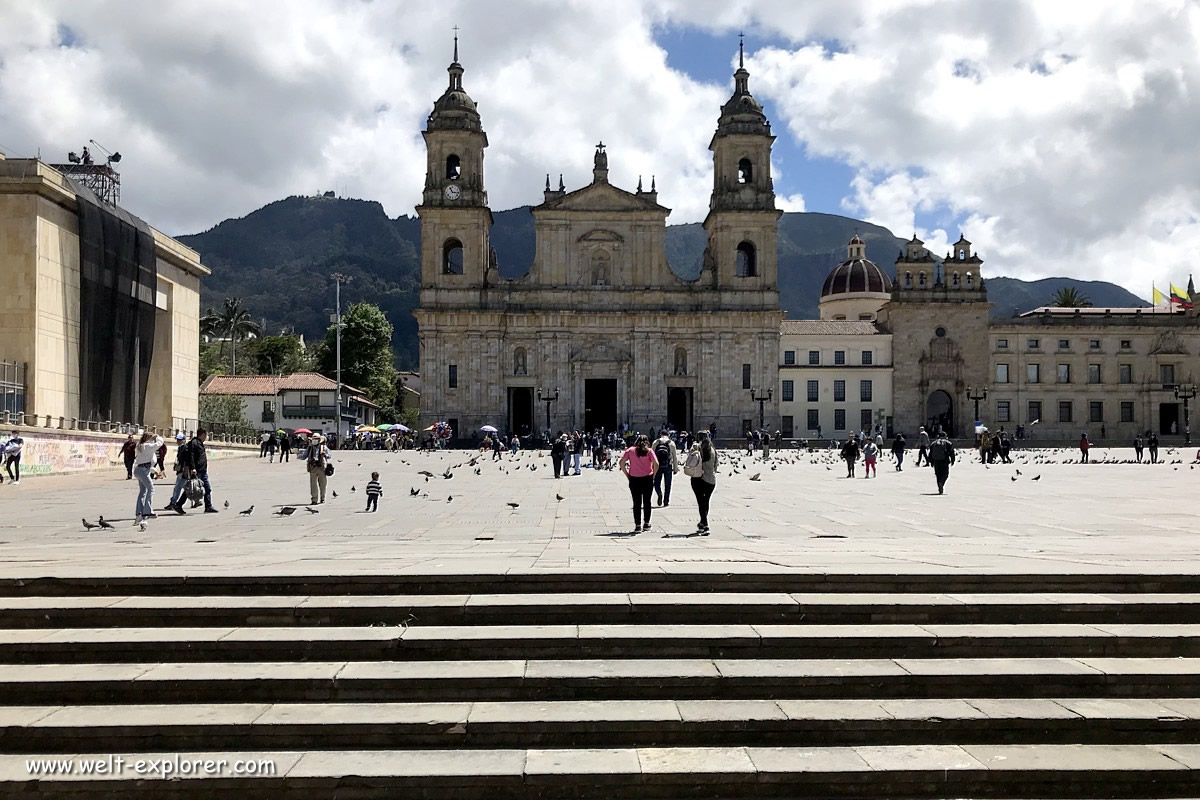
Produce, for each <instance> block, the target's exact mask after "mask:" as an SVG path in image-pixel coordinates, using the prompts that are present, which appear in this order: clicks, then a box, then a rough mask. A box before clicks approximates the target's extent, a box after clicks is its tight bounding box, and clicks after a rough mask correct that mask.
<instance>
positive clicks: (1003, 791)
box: [0, 744, 1200, 800]
mask: <svg viewBox="0 0 1200 800" xmlns="http://www.w3.org/2000/svg"><path fill="white" fill-rule="evenodd" d="M116 757H118V756H117V754H113V753H112V751H111V750H110V751H100V752H97V753H96V754H95V755H75V756H69V757H65V758H66V759H67V762H66V763H69V764H70V765H71V767H72V768H74V769H76V770H78V769H79V765H80V764H81V763H83V760H85V759H94V761H92V762H89V763H95V762H100V763H103V764H105V765H106V766H112V767H114V769H113V771H112V772H109V773H106V774H104V775H92V776H88V777H84V776H80V775H78V774H76V775H73V776H71V777H70V778H62V777H58V778H48V779H41V778H37V777H33V776H31V775H30V761H31V759H34V758H35V757H32V756H27V755H5V756H0V794H2V795H4V796H17V795H19V796H21V797H89V796H90V797H100V796H104V797H122V798H155V800H173V799H174V798H206V800H207V799H208V798H225V797H236V798H239V799H240V800H247V799H249V800H254V799H255V798H267V797H270V798H273V800H290V799H291V798H297V800H312V799H313V797H315V796H326V797H331V796H336V797H339V798H382V797H395V796H402V797H406V798H433V797H442V798H488V800H502V799H503V798H560V797H561V798H668V797H671V798H676V797H739V798H741V797H791V798H817V797H822V798H827V797H891V798H910V797H911V798H918V797H921V798H928V797H971V796H980V797H1044V798H1064V797H1072V798H1079V797H1106V798H1113V797H1184V796H1190V795H1193V794H1194V792H1195V790H1196V787H1197V784H1196V773H1195V771H1194V770H1195V769H1196V768H1200V745H1194V744H1192V745H1188V744H1140V745H996V744H974V745H972V744H965V745H907V746H880V745H869V746H861V747H838V746H829V747H804V748H797V747H757V746H750V747H696V748H688V747H653V748H650V747H648V748H604V749H593V750H578V749H568V750H563V749H527V748H526V749H522V748H514V749H497V750H359V749H356V750H324V751H316V750H305V751H298V750H291V751H274V752H267V751H234V750H222V751H203V752H192V753H169V754H168V753H163V752H162V751H152V752H149V753H122V754H120V755H119V757H120V758H121V759H122V762H121V764H120V769H119V770H117V769H115V765H116V762H115V760H114V759H115V758H116ZM63 758H64V757H56V756H53V755H51V756H49V757H48V759H37V760H36V761H37V763H40V764H46V763H47V761H51V762H59V761H60V759H63ZM221 759H224V760H225V761H226V762H227V766H226V767H224V768H222V767H220V766H218V764H217V763H216V762H217V761H218V760H221ZM139 762H141V764H140V765H139ZM185 762H186V763H187V764H189V765H196V764H198V765H199V769H196V768H195V766H193V768H192V769H187V770H186V773H187V774H186V776H185V777H183V779H179V776H181V775H184V773H185V768H184V766H183V764H184V763H185ZM205 762H210V764H209V765H208V766H211V768H213V769H215V770H223V769H232V768H233V767H234V766H235V762H237V763H250V764H254V765H255V767H254V771H255V772H256V773H258V774H256V775H255V776H252V777H249V776H223V775H205V774H204V768H205V766H206V764H205ZM164 764H168V765H170V770H169V777H171V778H172V779H170V780H168V779H165V778H164V774H168V770H167V769H165V768H164ZM267 765H270V766H269V767H268V766H267ZM138 766H141V768H142V774H138V773H137V771H136V769H137V767H138ZM150 770H153V772H150ZM197 772H199V775H197V774H196V773H197ZM263 773H269V774H266V775H264V774H263Z"/></svg>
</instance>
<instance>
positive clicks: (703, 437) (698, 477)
mask: <svg viewBox="0 0 1200 800" xmlns="http://www.w3.org/2000/svg"><path fill="white" fill-rule="evenodd" d="M683 472H684V474H685V475H687V476H688V477H689V478H691V479H692V494H694V495H696V509H697V510H698V511H699V512H700V522H699V523H698V524H697V525H696V533H697V534H699V535H700V536H708V506H709V501H710V500H711V499H712V493H713V491H715V490H716V488H717V449H716V448H715V447H713V445H712V442H711V441H710V437H709V434H707V433H705V432H704V431H697V432H696V443H695V444H693V445H692V447H691V451H690V452H689V453H688V457H687V464H686V465H685V466H684V468H683Z"/></svg>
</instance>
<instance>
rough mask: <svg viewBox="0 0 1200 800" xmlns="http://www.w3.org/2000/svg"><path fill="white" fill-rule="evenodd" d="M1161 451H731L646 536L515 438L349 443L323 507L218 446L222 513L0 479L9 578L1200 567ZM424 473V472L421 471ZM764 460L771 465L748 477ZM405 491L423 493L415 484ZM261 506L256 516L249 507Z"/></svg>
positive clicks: (94, 478) (1191, 524)
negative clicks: (285, 513)
mask: <svg viewBox="0 0 1200 800" xmlns="http://www.w3.org/2000/svg"><path fill="white" fill-rule="evenodd" d="M1163 454H1164V457H1165V459H1166V462H1167V463H1164V464H1159V465H1156V466H1149V465H1136V464H1125V463H1113V462H1120V461H1125V460H1129V459H1132V451H1129V450H1119V449H1112V450H1109V449H1107V448H1103V447H1096V448H1094V449H1093V451H1092V459H1093V462H1094V463H1092V464H1090V465H1081V464H1078V463H1059V462H1063V461H1066V460H1077V458H1078V453H1077V452H1076V451H1067V452H1064V451H1053V452H1052V451H1022V452H1019V453H1016V454H1015V457H1016V459H1017V463H1016V464H1015V465H1013V466H1006V465H1000V464H997V465H993V466H991V467H990V468H985V467H984V466H983V465H982V464H980V463H979V462H978V458H977V457H976V456H975V455H974V454H970V453H966V454H964V453H961V452H960V456H962V458H960V461H959V463H958V465H957V466H956V467H954V469H953V470H952V473H951V478H950V482H949V484H948V486H947V494H946V495H945V496H941V497H939V496H938V495H937V494H936V487H935V485H934V478H933V474H932V470H929V469H918V468H916V467H913V466H911V464H910V465H908V466H906V468H905V469H904V471H903V472H900V473H897V472H895V471H894V469H893V466H892V464H891V463H890V460H889V459H886V458H885V459H884V460H882V461H881V464H880V469H879V477H878V478H877V479H871V480H865V479H862V478H861V477H860V478H858V479H855V480H847V479H845V478H844V477H843V476H844V471H845V470H844V466H843V465H842V464H841V462H839V461H837V460H836V456H835V455H834V454H833V453H831V452H828V451H823V452H821V453H818V454H815V455H809V454H801V453H798V452H795V451H786V450H785V451H783V452H782V453H779V454H776V455H774V456H773V457H772V459H771V461H770V462H768V463H767V464H762V463H761V462H759V463H753V464H751V463H748V462H746V457H745V455H744V454H742V453H734V452H733V451H723V455H724V456H725V457H726V460H725V463H724V465H723V466H722V467H721V470H720V475H719V482H718V486H717V491H716V493H715V495H714V496H713V509H712V513H711V515H710V522H711V525H712V535H711V536H709V537H707V538H697V537H695V536H688V534H689V533H692V532H693V531H694V530H695V524H696V520H697V515H696V509H695V500H694V498H693V496H692V493H691V490H690V487H689V485H688V479H687V478H686V477H685V476H684V475H683V474H682V472H681V473H680V474H679V475H677V476H676V478H675V493H674V497H673V502H672V504H671V506H670V507H669V508H665V509H658V508H656V509H655V511H654V527H653V529H652V530H651V532H650V533H644V534H640V535H637V536H633V535H629V533H630V531H631V528H632V519H631V513H630V505H631V504H630V498H629V494H628V491H627V490H626V488H625V480H624V478H623V476H621V475H620V473H618V472H616V471H615V470H614V471H612V472H595V471H593V470H590V469H584V470H583V475H582V476H580V477H569V478H565V479H561V480H554V479H553V478H552V472H551V469H550V461H549V457H548V455H544V454H543V455H542V456H541V457H540V458H539V456H538V454H537V453H535V452H526V453H522V454H521V455H519V456H518V457H516V458H515V459H513V458H510V457H509V456H507V455H506V456H505V458H504V461H503V462H502V463H498V464H493V462H492V460H491V454H490V453H488V454H484V455H482V456H481V457H480V458H479V462H478V464H477V465H476V467H477V468H478V469H479V470H480V474H479V475H476V474H474V468H470V467H467V466H459V467H458V468H457V469H454V470H453V478H451V479H445V478H443V477H441V473H442V472H443V471H445V470H446V469H447V467H453V466H455V465H460V464H463V463H464V462H466V461H468V460H469V459H470V458H472V457H473V456H474V455H475V454H474V453H472V452H469V451H451V452H447V453H438V454H422V453H414V452H406V453H380V452H338V453H336V454H335V458H336V459H337V463H336V467H337V474H336V475H335V476H334V477H333V478H331V479H330V484H329V488H330V490H331V491H330V495H329V497H328V498H327V500H328V501H327V503H326V504H324V505H322V506H320V507H319V510H320V513H319V514H309V513H307V512H306V511H305V510H304V506H305V505H306V501H307V500H308V479H307V475H306V474H305V472H304V469H303V465H302V464H301V463H298V462H292V463H290V464H285V465H279V464H269V463H267V462H266V461H265V460H260V459H258V458H256V457H248V458H239V459H231V460H228V461H220V462H214V463H213V470H212V472H211V478H212V482H213V485H214V498H215V502H216V504H217V506H218V507H219V508H221V513H220V514H216V515H212V514H209V515H205V514H200V513H195V512H191V513H189V514H188V515H187V516H184V517H177V516H175V515H173V514H169V513H167V514H164V515H163V516H161V517H160V518H159V519H157V520H154V521H152V522H151V523H150V527H149V529H148V530H147V531H145V532H140V531H138V530H137V529H136V528H135V527H133V526H132V512H133V507H134V500H135V497H136V488H137V484H136V482H134V481H126V480H124V474H123V470H113V471H112V472H109V473H104V474H91V475H73V476H57V477H54V476H52V477H39V478H32V479H27V480H25V481H23V482H22V483H21V485H20V486H15V487H14V486H12V485H11V484H9V483H7V482H6V483H5V484H3V485H2V486H0V579H3V578H33V577H45V576H57V577H81V576H90V575H104V576H113V577H118V576H143V577H149V576H179V575H205V576H209V575H240V574H245V575H250V574H254V575H264V576H266V575H343V574H345V575H370V574H452V573H455V574H495V573H515V572H541V571H551V572H554V571H567V572H580V573H585V572H586V573H595V572H624V571H636V572H653V571H655V570H661V571H664V572H691V573H695V572H706V571H712V572H721V573H724V572H749V573H753V572H764V573H768V572H769V573H778V572H786V571H789V570H797V571H801V572H817V573H834V572H836V573H869V574H908V573H913V574H916V573H961V574H967V573H1003V574H1067V573H1106V572H1114V573H1115V572H1121V573H1129V572H1136V573H1158V574H1163V573H1189V574H1196V573H1200V535H1198V534H1200V526H1198V525H1197V522H1196V519H1195V516H1194V514H1195V509H1196V505H1195V502H1194V500H1193V498H1194V497H1195V494H1196V485H1197V482H1198V481H1200V470H1196V469H1194V468H1193V459H1194V458H1195V453H1194V452H1192V451H1190V450H1189V451H1188V453H1187V454H1186V455H1185V454H1184V453H1182V452H1172V451H1167V450H1164V453H1163ZM731 458H732V460H730V459H731ZM531 465H536V467H537V469H536V470H531V469H530V466H531ZM772 467H774V468H772ZM372 469H377V470H379V471H380V473H381V481H382V483H383V486H384V489H385V495H384V497H383V499H382V501H381V502H380V506H379V511H378V513H374V514H367V513H364V511H363V509H364V507H365V505H366V499H365V496H364V487H365V486H366V483H367V481H368V480H369V478H370V472H371V470H372ZM735 469H736V470H737V472H736V473H735V472H734V470H735ZM1018 469H1019V470H1020V471H1021V472H1022V473H1023V474H1022V475H1021V476H1019V477H1018V476H1016V470H1018ZM419 470H427V471H429V472H431V473H433V477H432V478H430V479H429V480H426V478H425V476H422V475H419V474H418V471H419ZM755 473H760V479H759V480H758V481H752V480H750V477H751V476H752V475H754V474H755ZM859 474H860V475H861V474H862V465H861V464H860V465H859ZM1039 475H1040V476H1041V477H1040V480H1037V481H1034V480H1033V478H1034V477H1036V476H1039ZM1014 477H1016V478H1017V480H1015V481H1014V480H1012V478H1014ZM352 486H353V487H355V488H356V490H357V491H353V492H352V491H351V487H352ZM410 488H416V489H418V490H420V492H421V495H420V496H419V497H410V496H409V490H410ZM335 490H336V491H337V493H338V497H337V498H334V497H333V496H332V492H333V491H335ZM169 492H170V485H169V484H168V483H166V482H160V483H159V484H158V486H157V487H156V494H155V502H154V504H155V507H156V508H161V507H162V506H163V505H164V504H165V503H166V501H167V497H168V494H169ZM556 494H561V495H562V497H563V498H564V499H563V500H561V501H559V500H557V499H556ZM451 497H452V498H453V499H452V500H450V499H449V498H451ZM225 501H228V503H229V507H228V508H224V503H225ZM510 502H513V503H519V507H518V508H516V509H512V508H510V507H509V506H508V505H507V503H510ZM250 505H253V506H254V513H253V514H252V515H251V516H248V517H246V516H239V515H238V513H237V512H238V511H239V510H242V509H245V508H247V507H249V506H250ZM283 505H294V506H297V511H296V513H295V515H293V516H291V517H278V516H273V514H272V512H274V511H276V510H277V509H278V508H279V507H280V506H283ZM99 515H104V517H105V518H106V519H108V520H110V521H113V523H114V524H115V525H116V530H114V531H101V530H93V531H91V532H87V531H85V530H84V529H83V527H82V525H81V524H80V519H81V518H82V517H86V518H87V519H88V520H89V521H92V522H94V521H96V518H97V517H98V516H99ZM664 534H667V537H666V538H663V535H664Z"/></svg>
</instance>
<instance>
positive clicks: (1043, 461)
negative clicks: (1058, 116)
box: [83, 447, 1200, 531]
mask: <svg viewBox="0 0 1200 800" xmlns="http://www.w3.org/2000/svg"><path fill="white" fill-rule="evenodd" d="M1131 452H1132V451H1129V453H1131ZM1163 452H1164V454H1165V455H1164V457H1162V458H1160V460H1159V461H1158V463H1159V464H1161V465H1170V466H1172V468H1173V469H1175V470H1178V469H1179V465H1181V464H1183V463H1184V459H1183V457H1182V455H1181V453H1180V452H1179V451H1178V450H1177V449H1176V448H1167V449H1165V450H1164V451H1163ZM390 455H392V456H393V457H394V458H396V459H397V460H398V461H399V463H400V464H401V465H404V466H415V465H414V464H413V463H411V462H409V461H408V460H407V458H414V459H417V458H422V459H426V460H428V459H429V458H431V457H432V456H433V455H436V456H437V458H438V460H439V461H444V460H445V459H446V457H447V456H449V455H454V456H457V457H458V459H459V460H458V461H457V463H454V464H452V465H450V466H447V467H446V468H445V469H444V470H442V471H441V472H440V473H435V472H432V471H430V470H429V469H421V470H417V471H416V472H415V476H416V477H420V478H423V479H424V480H423V481H422V482H418V484H417V485H416V486H412V487H410V488H409V490H408V496H409V498H425V499H428V498H429V496H430V493H429V488H430V487H427V486H425V487H423V486H422V485H421V483H424V484H428V483H430V482H431V481H433V482H435V483H436V481H435V479H437V478H440V479H441V480H443V481H449V480H453V479H454V477H455V475H456V474H458V473H460V472H461V471H462V470H464V469H465V470H468V472H467V474H468V475H472V476H479V475H482V474H483V473H484V471H485V470H488V471H491V470H497V471H498V472H499V473H500V474H503V475H514V474H520V473H521V472H522V471H525V470H528V471H529V472H531V473H532V472H537V470H538V468H539V462H543V461H544V460H548V458H549V454H548V453H547V452H545V451H533V450H526V451H520V452H518V453H516V454H513V455H509V454H505V456H504V459H503V460H502V461H499V462H496V461H494V460H492V456H491V454H490V453H478V454H477V453H474V452H473V451H439V452H436V453H433V454H431V453H422V452H413V451H403V452H402V453H393V454H390ZM906 455H907V461H908V463H909V464H910V465H911V464H912V463H913V459H914V458H915V456H916V451H915V450H913V449H909V450H908V451H907V453H906ZM1089 455H1090V458H1089V460H1088V461H1087V462H1084V461H1083V459H1082V456H1081V454H1080V452H1079V451H1078V450H1077V449H1075V448H1057V449H1056V448H1046V449H1029V450H1013V451H1012V453H1011V457H1012V465H1013V466H1016V468H1015V469H1014V471H1013V474H1012V475H1011V476H1010V480H1012V481H1014V482H1015V481H1018V480H1020V479H1021V478H1022V477H1024V473H1022V471H1021V469H1020V466H1025V467H1026V468H1028V467H1031V466H1040V465H1049V464H1086V465H1087V466H1093V465H1095V466H1100V465H1117V464H1137V463H1139V462H1138V461H1137V460H1136V459H1135V458H1132V457H1127V455H1128V454H1127V453H1126V451H1124V450H1121V451H1118V452H1116V453H1114V452H1112V451H1110V450H1108V449H1107V448H1101V447H1093V448H1092V450H1091V453H1090V454H1089ZM882 456H883V458H881V462H883V463H894V462H892V456H891V453H890V452H886V451H885V452H884V453H883V454H882ZM958 458H959V460H958V462H957V463H958V465H959V467H958V468H960V469H961V468H966V467H968V466H972V465H979V464H981V462H979V461H975V458H977V454H976V453H975V451H973V450H962V449H960V450H959V451H958ZM681 460H682V459H681ZM336 461H337V463H341V462H342V459H336ZM391 461H392V459H391V458H385V459H384V463H385V464H389V463H391ZM1141 463H1143V464H1146V465H1149V464H1150V462H1149V460H1148V459H1146V458H1143V460H1142V461H1141ZM785 464H787V465H809V466H824V467H825V469H826V470H827V471H833V470H834V468H835V467H838V468H844V466H845V462H844V461H843V460H842V458H841V455H840V451H839V450H838V449H836V448H820V449H800V448H795V449H791V450H789V449H782V450H774V451H772V453H771V456H770V458H769V459H766V460H764V459H763V458H762V457H761V456H760V455H759V454H758V453H750V452H747V451H746V450H743V449H740V448H739V449H727V450H722V451H721V452H720V466H719V467H718V472H719V473H721V474H724V475H729V476H731V477H732V476H740V475H745V476H746V480H749V481H754V482H761V481H762V479H763V473H764V472H775V471H776V470H778V469H779V467H780V466H781V465H785ZM1196 464H1200V451H1198V452H1197V453H1196V459H1195V460H1194V461H1193V462H1191V464H1190V465H1189V467H1188V468H1189V469H1195V468H1196ZM981 465H982V466H983V467H984V469H988V470H990V469H993V468H996V469H1002V468H1003V467H1004V466H1008V465H1005V464H1003V463H1001V462H993V463H991V464H987V463H982V464H981ZM357 466H358V467H362V463H361V462H360V463H358V464H357ZM541 466H542V467H545V468H548V465H547V464H546V463H541ZM1041 478H1042V476H1041V474H1040V472H1039V474H1037V475H1035V476H1033V477H1032V478H1029V480H1031V481H1039V480H1041ZM357 490H358V488H357V486H355V485H351V487H350V492H351V494H355V493H357ZM332 496H333V498H334V499H337V497H338V493H337V491H336V490H333V491H332ZM554 497H555V500H556V501H558V502H562V501H563V500H565V499H566V498H565V497H563V495H562V494H560V493H557V492H556V493H555V495H554ZM446 502H447V503H452V502H454V495H453V494H448V495H447V496H446ZM506 505H507V506H508V507H509V508H510V509H512V511H513V512H515V511H516V510H517V509H518V508H520V507H521V504H520V503H517V502H513V501H508V502H507V503H506ZM225 508H229V501H228V500H226V501H225ZM301 508H303V509H304V510H305V511H306V512H308V513H309V514H319V513H321V512H320V510H319V509H316V508H313V507H312V506H281V507H279V509H278V510H276V511H274V512H272V516H275V517H290V516H292V515H293V514H295V513H296V512H297V511H299V510H300V509H301ZM253 513H254V506H253V505H251V506H250V507H249V508H246V509H244V510H242V511H239V512H238V516H242V517H249V516H251V515H252V514H253ZM83 527H84V528H85V529H87V530H89V531H90V530H93V529H95V528H99V529H101V530H115V528H114V527H113V525H112V523H111V522H108V521H106V520H105V519H104V517H103V516H101V517H99V519H98V520H97V521H96V522H94V523H93V522H89V521H88V520H87V519H86V518H85V519H84V520H83Z"/></svg>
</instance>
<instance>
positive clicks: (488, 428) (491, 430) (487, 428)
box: [479, 425, 496, 433]
mask: <svg viewBox="0 0 1200 800" xmlns="http://www.w3.org/2000/svg"><path fill="white" fill-rule="evenodd" d="M479 430H481V431H483V432H484V433H496V426H494V425H484V426H483V427H482V428H480V429H479Z"/></svg>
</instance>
